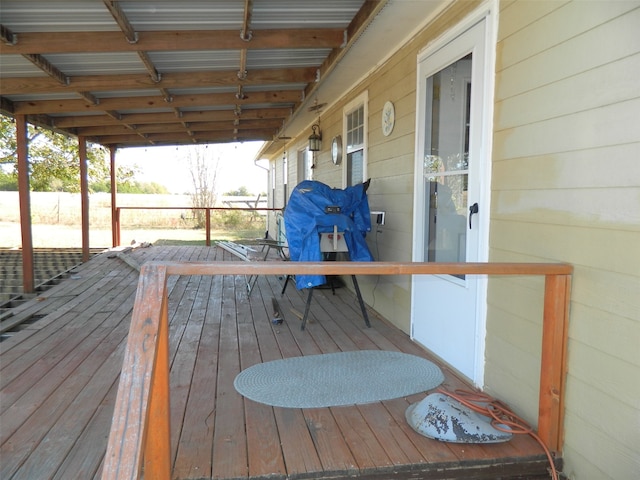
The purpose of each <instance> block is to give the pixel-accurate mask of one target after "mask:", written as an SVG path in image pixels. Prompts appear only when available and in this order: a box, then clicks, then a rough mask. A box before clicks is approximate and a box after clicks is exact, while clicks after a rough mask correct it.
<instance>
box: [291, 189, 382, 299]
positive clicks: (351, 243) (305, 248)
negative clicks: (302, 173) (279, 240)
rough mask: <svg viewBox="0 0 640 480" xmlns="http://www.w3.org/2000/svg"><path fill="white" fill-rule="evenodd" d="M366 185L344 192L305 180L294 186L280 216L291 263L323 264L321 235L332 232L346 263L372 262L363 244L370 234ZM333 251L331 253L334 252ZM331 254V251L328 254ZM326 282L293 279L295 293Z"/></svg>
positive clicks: (314, 278) (312, 277)
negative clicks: (346, 255)
mask: <svg viewBox="0 0 640 480" xmlns="http://www.w3.org/2000/svg"><path fill="white" fill-rule="evenodd" d="M368 187H369V182H368V181H367V182H365V183H361V184H359V185H356V186H353V187H347V188H346V189H344V190H342V189H338V188H331V187H329V186H328V185H325V184H324V183H321V182H316V181H312V180H305V181H303V182H301V183H300V184H298V185H297V186H296V187H295V188H294V190H293V192H292V193H291V198H290V200H289V204H288V205H287V208H286V209H285V212H284V222H285V228H286V236H287V243H288V244H289V254H290V257H291V260H292V261H297V262H319V261H322V260H324V253H325V252H323V251H322V248H321V241H320V239H321V235H322V234H327V235H333V234H334V233H335V232H337V233H338V235H340V240H341V241H342V239H344V242H345V243H346V247H347V251H348V253H349V259H350V260H351V261H357V262H370V261H373V256H372V255H371V252H370V251H369V247H368V246H367V243H366V241H365V236H366V234H367V232H369V231H371V217H370V212H369V202H368V200H367V188H368ZM332 240H337V239H332ZM335 250H336V249H334V250H333V251H335ZM330 251H331V250H330ZM325 282H326V279H325V277H324V276H323V275H297V276H296V287H297V288H298V289H303V288H312V287H315V286H318V285H322V284H324V283H325Z"/></svg>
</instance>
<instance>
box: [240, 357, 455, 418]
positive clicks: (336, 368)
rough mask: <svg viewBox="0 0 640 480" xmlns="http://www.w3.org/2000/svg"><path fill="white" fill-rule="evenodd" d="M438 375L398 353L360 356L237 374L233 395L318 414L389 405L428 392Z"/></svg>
mask: <svg viewBox="0 0 640 480" xmlns="http://www.w3.org/2000/svg"><path fill="white" fill-rule="evenodd" d="M443 380H444V375H443V373H442V370H440V368H439V367H438V366H437V365H435V364H434V363H432V362H430V361H429V360H425V359H424V358H420V357H417V356H415V355H409V354H406V353H400V352H387V351H381V350H359V351H355V352H340V353H329V354H324V355H310V356H306V357H293V358H286V359H283V360H275V361H273V362H266V363H259V364H257V365H254V366H252V367H249V368H247V369H246V370H243V371H242V372H240V374H239V375H238V376H237V377H236V379H235V381H234V382H233V384H234V386H235V387H236V390H237V391H238V392H239V393H240V394H242V395H244V396H245V397H247V398H249V399H251V400H254V401H256V402H260V403H265V404H267V405H271V406H274V407H289V408H318V407H335V406H340V405H355V404H362V403H371V402H378V401H381V400H390V399H392V398H399V397H404V396H407V395H413V394H414V393H420V392H424V391H426V390H431V389H433V388H435V387H437V386H438V385H440V384H441V383H442V382H443Z"/></svg>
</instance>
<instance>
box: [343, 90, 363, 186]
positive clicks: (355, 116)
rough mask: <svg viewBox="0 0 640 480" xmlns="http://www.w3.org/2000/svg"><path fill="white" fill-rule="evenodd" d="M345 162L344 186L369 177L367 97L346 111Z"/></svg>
mask: <svg viewBox="0 0 640 480" xmlns="http://www.w3.org/2000/svg"><path fill="white" fill-rule="evenodd" d="M344 126H345V127H344V128H345V132H344V138H345V139H346V141H345V161H344V171H343V184H344V186H345V187H350V186H352V185H357V184H358V183H362V182H364V181H365V180H366V175H367V150H366V148H367V145H366V143H367V141H366V138H367V95H366V93H365V94H363V95H361V96H359V97H358V98H357V99H356V100H355V101H354V102H352V103H350V104H349V105H347V107H345V109H344Z"/></svg>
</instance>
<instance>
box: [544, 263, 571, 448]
mask: <svg viewBox="0 0 640 480" xmlns="http://www.w3.org/2000/svg"><path fill="white" fill-rule="evenodd" d="M570 291H571V275H547V276H546V277H545V292H544V317H543V323H542V359H541V372H540V399H539V407H538V408H539V412H538V436H539V437H540V438H541V439H542V441H543V442H544V444H545V445H546V446H547V447H548V448H549V450H551V451H552V452H556V453H562V444H563V441H564V431H563V422H564V397H565V383H566V375H567V342H568V336H569V299H570Z"/></svg>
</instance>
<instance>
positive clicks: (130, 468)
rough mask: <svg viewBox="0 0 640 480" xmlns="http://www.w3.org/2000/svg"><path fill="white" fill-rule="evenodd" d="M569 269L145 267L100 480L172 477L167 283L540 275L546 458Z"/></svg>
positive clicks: (556, 425)
mask: <svg viewBox="0 0 640 480" xmlns="http://www.w3.org/2000/svg"><path fill="white" fill-rule="evenodd" d="M572 271H573V267H572V266H571V265H567V264H535V263H508V264H503V263H388V262H370V263H369V262H362V263H360V262H326V263H322V262H320V263H311V262H309V263H306V262H256V263H246V262H217V263H176V262H166V263H158V262H149V263H146V264H145V265H144V266H143V267H142V270H141V272H140V278H139V282H138V291H137V294H136V299H135V305H134V308H133V316H132V320H131V327H130V331H129V337H128V340H127V347H126V351H125V355H124V362H123V366H122V374H121V376H120V384H119V387H118V394H117V398H116V404H115V410H114V413H113V423H112V426H111V431H110V434H109V442H108V445H107V452H106V457H105V461H104V468H103V472H102V479H103V480H125V479H127V480H129V479H131V480H132V479H137V478H140V475H141V472H142V471H143V470H144V477H145V478H153V479H157V480H165V479H166V480H168V479H169V478H170V476H171V461H170V458H171V452H170V436H171V435H170V425H169V335H168V329H169V328H168V312H167V302H168V299H167V277H168V276H169V275H287V274H289V275H294V274H298V275H300V274H322V275H414V274H431V275H436V274H450V275H462V274H467V275H469V274H474V275H542V276H544V277H545V289H544V290H545V291H544V310H543V312H544V313H543V335H542V353H541V377H540V399H539V412H538V435H539V436H540V437H541V438H542V440H543V442H544V443H545V445H546V446H547V447H548V448H549V450H551V451H552V452H561V449H562V441H563V429H562V424H563V410H564V408H563V407H564V386H565V376H566V349H567V327H568V311H569V293H570V287H571V274H572Z"/></svg>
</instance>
